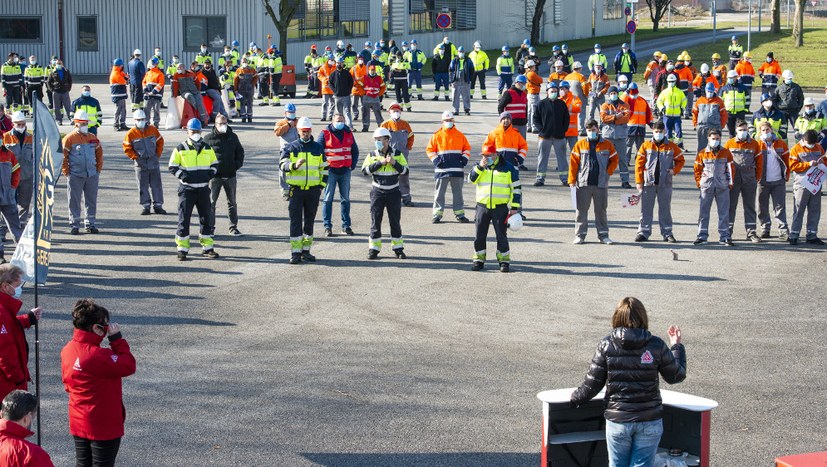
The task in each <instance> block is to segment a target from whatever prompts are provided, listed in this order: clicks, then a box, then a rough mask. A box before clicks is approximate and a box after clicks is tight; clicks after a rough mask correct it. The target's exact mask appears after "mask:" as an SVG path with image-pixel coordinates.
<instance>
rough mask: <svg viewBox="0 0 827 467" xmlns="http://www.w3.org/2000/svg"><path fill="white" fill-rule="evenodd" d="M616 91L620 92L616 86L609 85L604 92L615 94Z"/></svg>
mask: <svg viewBox="0 0 827 467" xmlns="http://www.w3.org/2000/svg"><path fill="white" fill-rule="evenodd" d="M667 81H668V80H667ZM618 92H620V91H619V90H618V89H617V86H609V90H608V91H606V94H611V93H615V94H617V93H618Z"/></svg>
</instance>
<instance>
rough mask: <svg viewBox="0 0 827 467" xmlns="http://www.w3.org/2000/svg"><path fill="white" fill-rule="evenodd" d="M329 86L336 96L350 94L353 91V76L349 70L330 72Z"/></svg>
mask: <svg viewBox="0 0 827 467" xmlns="http://www.w3.org/2000/svg"><path fill="white" fill-rule="evenodd" d="M328 86H330V89H332V90H333V95H335V96H336V97H345V96H349V95H350V93H351V92H352V91H353V76H351V75H350V73H349V72H348V71H347V70H336V71H334V72H333V73H331V74H330V82H329V83H328Z"/></svg>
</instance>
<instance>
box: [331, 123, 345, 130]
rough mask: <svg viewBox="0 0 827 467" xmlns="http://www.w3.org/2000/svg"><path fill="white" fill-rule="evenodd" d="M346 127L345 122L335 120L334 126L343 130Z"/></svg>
mask: <svg viewBox="0 0 827 467" xmlns="http://www.w3.org/2000/svg"><path fill="white" fill-rule="evenodd" d="M344 127H345V122H333V128H335V129H337V130H341V129H343V128H344Z"/></svg>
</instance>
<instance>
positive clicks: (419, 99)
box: [416, 96, 425, 101]
mask: <svg viewBox="0 0 827 467" xmlns="http://www.w3.org/2000/svg"><path fill="white" fill-rule="evenodd" d="M416 100H418V101H424V100H425V99H423V98H422V96H419V97H417V98H416Z"/></svg>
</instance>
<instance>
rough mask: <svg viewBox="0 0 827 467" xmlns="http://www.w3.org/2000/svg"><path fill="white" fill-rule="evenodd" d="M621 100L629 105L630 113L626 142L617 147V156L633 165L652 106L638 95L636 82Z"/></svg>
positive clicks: (648, 124) (648, 123)
mask: <svg viewBox="0 0 827 467" xmlns="http://www.w3.org/2000/svg"><path fill="white" fill-rule="evenodd" d="M623 101H624V102H625V103H626V105H628V106H629V111H630V112H631V113H630V114H629V123H628V124H626V127H627V129H628V133H627V135H626V143H625V145H624V146H623V147H622V148H620V149H618V156H619V157H625V158H626V161H627V164H628V165H629V166H631V167H634V163H635V158H636V155H637V153H638V151H640V147H641V146H642V145H643V142H644V141H645V140H646V127H647V126H651V125H652V108H651V107H649V103H648V102H646V99H644V98H642V97H640V89H639V88H638V85H637V83H632V84H631V85H629V91H628V92H627V93H626V96H624V97H623Z"/></svg>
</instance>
